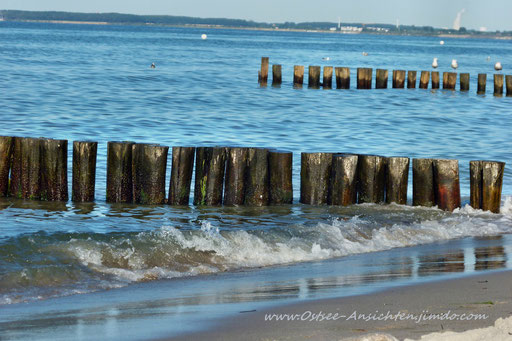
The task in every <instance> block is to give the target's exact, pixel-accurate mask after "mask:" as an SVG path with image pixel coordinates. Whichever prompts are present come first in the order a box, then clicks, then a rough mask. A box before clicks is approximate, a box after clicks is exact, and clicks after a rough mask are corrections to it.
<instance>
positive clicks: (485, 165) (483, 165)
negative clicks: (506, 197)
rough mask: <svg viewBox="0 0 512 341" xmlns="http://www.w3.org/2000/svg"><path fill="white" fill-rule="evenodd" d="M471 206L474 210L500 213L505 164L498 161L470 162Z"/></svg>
mask: <svg viewBox="0 0 512 341" xmlns="http://www.w3.org/2000/svg"><path fill="white" fill-rule="evenodd" d="M469 172H470V180H471V192H470V193H471V199H470V205H471V206H472V207H473V208H477V209H482V210H484V211H491V212H493V213H499V212H500V205H501V189H502V185H503V174H504V172H505V163H504V162H497V161H470V162H469Z"/></svg>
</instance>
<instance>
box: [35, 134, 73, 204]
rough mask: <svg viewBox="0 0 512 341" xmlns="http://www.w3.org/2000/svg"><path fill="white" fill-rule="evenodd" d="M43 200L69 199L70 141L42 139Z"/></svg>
mask: <svg viewBox="0 0 512 341" xmlns="http://www.w3.org/2000/svg"><path fill="white" fill-rule="evenodd" d="M41 145H42V150H41V200H43V201H68V199H69V195H68V141H67V140H54V139H43V140H42V141H41Z"/></svg>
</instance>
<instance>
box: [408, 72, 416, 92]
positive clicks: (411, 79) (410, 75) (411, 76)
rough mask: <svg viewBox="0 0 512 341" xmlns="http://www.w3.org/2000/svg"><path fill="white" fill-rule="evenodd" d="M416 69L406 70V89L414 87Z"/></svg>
mask: <svg viewBox="0 0 512 341" xmlns="http://www.w3.org/2000/svg"><path fill="white" fill-rule="evenodd" d="M416 74H417V73H416V71H407V89H415V88H416Z"/></svg>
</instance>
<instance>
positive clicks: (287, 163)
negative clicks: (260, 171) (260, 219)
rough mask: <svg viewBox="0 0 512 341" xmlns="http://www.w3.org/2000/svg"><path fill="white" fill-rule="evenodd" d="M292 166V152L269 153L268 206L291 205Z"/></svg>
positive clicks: (276, 151)
mask: <svg viewBox="0 0 512 341" xmlns="http://www.w3.org/2000/svg"><path fill="white" fill-rule="evenodd" d="M292 165H293V153H292V152H289V151H284V150H275V149H272V150H270V151H269V154H268V170H269V182H270V193H269V204H270V205H280V204H291V203H292V202H293V186H292Z"/></svg>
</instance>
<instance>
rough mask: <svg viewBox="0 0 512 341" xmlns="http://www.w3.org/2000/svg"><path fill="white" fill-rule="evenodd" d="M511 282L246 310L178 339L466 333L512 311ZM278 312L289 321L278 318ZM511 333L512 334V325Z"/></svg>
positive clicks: (491, 279) (503, 275) (482, 278)
mask: <svg viewBox="0 0 512 341" xmlns="http://www.w3.org/2000/svg"><path fill="white" fill-rule="evenodd" d="M510 283H512V271H504V272H503V271H502V272H489V273H483V274H478V275H474V276H469V277H464V278H460V279H452V280H442V281H435V282H430V283H424V284H420V285H414V286H405V287H398V288H394V289H390V290H385V291H381V292H377V293H373V294H369V295H361V296H352V297H346V298H334V299H327V300H314V301H309V302H304V303H300V304H292V305H287V306H282V307H280V308H274V309H271V310H267V311H257V310H254V311H246V312H240V314H239V316H238V317H236V318H234V319H232V320H230V321H227V322H226V323H223V324H221V325H218V326H216V327H215V328H214V329H213V330H208V331H205V332H201V333H195V334H189V335H183V336H181V337H179V338H174V340H204V339H208V340H240V338H241V336H242V335H243V339H244V340H343V339H347V338H348V339H354V340H358V339H363V337H364V336H368V335H370V334H375V333H377V334H384V335H389V336H393V337H396V338H397V339H400V340H402V339H405V338H411V339H420V338H421V337H422V336H423V335H425V334H430V333H434V332H446V331H454V332H463V331H467V330H472V329H477V328H485V327H489V326H493V325H494V323H495V321H496V320H497V319H498V318H507V317H510V316H511V315H512V295H511V294H512V285H511V284H510ZM336 314H337V315H336ZM430 314H436V315H435V316H433V315H430ZM464 314H465V315H464ZM277 316H279V317H281V318H283V319H284V320H281V321H276V320H275V319H276V318H277ZM270 318H273V320H272V321H268V319H270ZM293 318H295V319H296V320H295V321H291V320H289V319H293ZM266 319H267V321H266ZM378 319H380V321H379V320H378ZM429 319H430V320H429ZM509 328H510V327H509ZM509 332H510V335H512V328H511V330H510V331H509ZM485 333H487V330H486V331H485ZM489 333H490V332H489ZM452 335H453V334H452ZM489 335H490V334H489ZM510 338H512V336H510ZM383 339H384V340H387V339H390V340H392V338H383ZM434 339H435V338H434Z"/></svg>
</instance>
